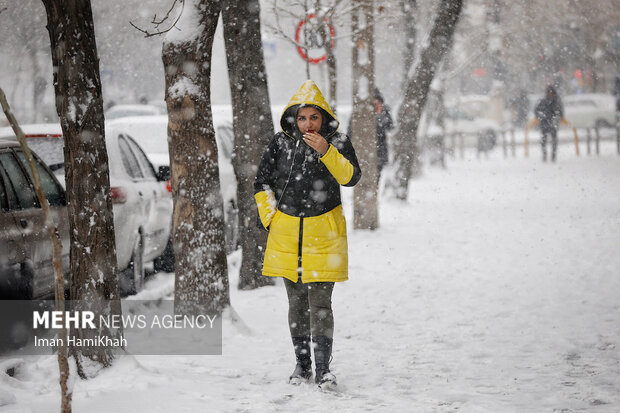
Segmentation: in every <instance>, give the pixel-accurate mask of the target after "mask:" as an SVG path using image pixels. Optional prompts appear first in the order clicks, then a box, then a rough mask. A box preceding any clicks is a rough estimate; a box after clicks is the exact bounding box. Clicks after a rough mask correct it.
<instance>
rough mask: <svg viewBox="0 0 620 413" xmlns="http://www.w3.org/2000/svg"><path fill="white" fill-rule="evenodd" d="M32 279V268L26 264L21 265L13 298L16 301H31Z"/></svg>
mask: <svg viewBox="0 0 620 413" xmlns="http://www.w3.org/2000/svg"><path fill="white" fill-rule="evenodd" d="M33 278H34V271H33V270H32V267H31V266H30V265H29V264H27V263H22V265H21V268H20V277H19V280H18V284H17V290H16V294H15V295H16V297H15V298H17V299H18V300H32V282H33Z"/></svg>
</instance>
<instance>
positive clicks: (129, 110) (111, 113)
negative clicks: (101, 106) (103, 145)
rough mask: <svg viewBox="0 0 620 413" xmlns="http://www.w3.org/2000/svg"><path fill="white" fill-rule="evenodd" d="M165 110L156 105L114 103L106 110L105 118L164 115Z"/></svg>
mask: <svg viewBox="0 0 620 413" xmlns="http://www.w3.org/2000/svg"><path fill="white" fill-rule="evenodd" d="M164 113H165V112H162V110H161V109H160V108H159V107H157V106H155V105H138V104H129V105H114V106H112V107H111V108H109V109H108V110H106V111H105V120H112V119H118V118H125V117H128V116H153V115H162V114H164Z"/></svg>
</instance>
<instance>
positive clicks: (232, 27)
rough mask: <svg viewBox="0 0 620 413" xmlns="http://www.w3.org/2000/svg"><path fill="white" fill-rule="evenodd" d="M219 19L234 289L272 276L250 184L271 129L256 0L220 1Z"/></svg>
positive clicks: (264, 282) (266, 281) (269, 280)
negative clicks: (234, 235) (232, 203)
mask: <svg viewBox="0 0 620 413" xmlns="http://www.w3.org/2000/svg"><path fill="white" fill-rule="evenodd" d="M222 20H223V23H224V43H225V45H226V59H227V61H228V79H229V81H230V95H231V97H232V108H233V130H234V133H235V145H234V155H233V167H234V170H235V175H236V177H237V204H238V206H239V236H240V241H241V247H242V249H243V253H242V256H241V269H240V271H239V288H240V289H253V288H257V287H261V286H264V285H273V279H272V278H270V277H263V276H262V275H261V273H262V259H263V253H264V251H265V250H264V248H265V246H266V243H267V233H266V232H265V231H262V230H261V229H259V228H258V226H257V225H256V222H257V210H256V204H255V203H254V186H253V183H254V177H255V175H256V166H257V165H258V164H259V163H260V159H261V156H262V154H263V150H264V148H265V146H266V145H267V144H268V143H269V140H270V139H271V136H273V133H274V129H273V120H272V117H271V105H270V102H269V90H268V89H267V71H266V69H265V59H264V57H263V47H262V44H261V32H260V4H259V2H258V0H240V1H234V2H223V3H222Z"/></svg>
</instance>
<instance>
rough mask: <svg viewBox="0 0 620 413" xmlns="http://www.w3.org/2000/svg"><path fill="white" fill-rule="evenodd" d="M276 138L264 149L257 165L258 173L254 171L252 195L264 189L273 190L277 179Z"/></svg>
mask: <svg viewBox="0 0 620 413" xmlns="http://www.w3.org/2000/svg"><path fill="white" fill-rule="evenodd" d="M277 140H278V138H277V136H275V137H274V138H273V139H272V140H271V142H269V145H267V147H266V148H265V151H264V152H263V156H262V158H261V161H260V164H259V165H258V171H256V178H255V179H254V193H255V194H257V193H259V192H261V191H264V190H265V189H266V187H268V188H270V189H271V190H274V191H275V189H274V186H275V182H276V178H277V166H276V165H277V163H276V161H277V156H278V145H277Z"/></svg>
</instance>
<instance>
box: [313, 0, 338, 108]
mask: <svg viewBox="0 0 620 413" xmlns="http://www.w3.org/2000/svg"><path fill="white" fill-rule="evenodd" d="M315 9H316V10H317V11H319V10H321V2H320V1H318V0H317V2H316V5H315ZM332 13H333V9H331V10H329V11H328V12H327V13H325V14H323V13H321V14H319V15H318V17H317V18H318V19H319V36H320V38H321V39H322V40H323V48H324V49H325V56H326V59H325V63H326V64H327V80H328V82H329V89H328V91H329V101H328V102H329V107H330V108H331V109H332V111H333V112H334V114H336V116H337V112H338V97H337V91H338V77H337V70H336V69H337V65H336V63H337V62H336V54H335V53H334V46H335V44H334V43H333V42H332V37H331V32H330V30H329V27H331V24H332V20H331V15H332ZM324 18H326V19H327V23H326V24H325V22H323V19H324ZM328 25H329V26H328Z"/></svg>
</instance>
